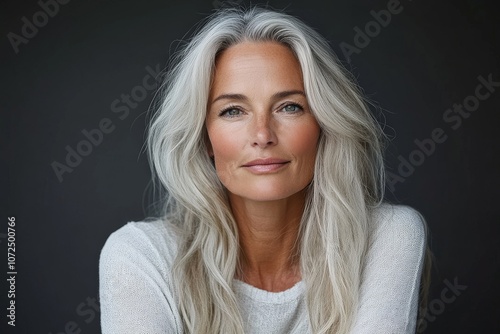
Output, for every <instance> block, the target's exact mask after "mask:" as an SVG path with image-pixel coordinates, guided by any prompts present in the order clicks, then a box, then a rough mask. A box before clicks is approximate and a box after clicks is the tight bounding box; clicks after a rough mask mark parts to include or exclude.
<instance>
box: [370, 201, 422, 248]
mask: <svg viewBox="0 0 500 334" xmlns="http://www.w3.org/2000/svg"><path fill="white" fill-rule="evenodd" d="M426 235H427V228H426V223H425V219H424V217H423V216H422V214H420V212H418V211H417V210H415V209H414V208H412V207H410V206H407V205H395V204H388V203H383V204H381V205H380V206H378V207H377V208H375V209H373V211H372V215H371V221H370V240H371V242H373V241H375V240H379V239H383V240H384V241H388V242H390V241H391V240H392V241H397V240H399V241H401V242H409V241H413V242H416V243H418V244H422V243H424V242H425V239H426Z"/></svg>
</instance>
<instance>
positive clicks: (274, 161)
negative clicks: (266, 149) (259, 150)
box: [241, 158, 290, 174]
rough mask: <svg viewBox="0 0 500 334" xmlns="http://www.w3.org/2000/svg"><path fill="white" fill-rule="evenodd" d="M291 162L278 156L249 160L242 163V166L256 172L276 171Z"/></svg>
mask: <svg viewBox="0 0 500 334" xmlns="http://www.w3.org/2000/svg"><path fill="white" fill-rule="evenodd" d="M289 163H290V160H284V159H278V158H267V159H256V160H252V161H249V162H247V163H245V164H244V165H242V166H241V167H243V168H245V169H248V170H249V171H251V172H254V173H256V174H262V173H269V172H276V171H278V170H280V169H282V168H284V167H285V166H287V165H288V164H289Z"/></svg>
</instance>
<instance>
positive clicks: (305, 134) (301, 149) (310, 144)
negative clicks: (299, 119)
mask: <svg viewBox="0 0 500 334" xmlns="http://www.w3.org/2000/svg"><path fill="white" fill-rule="evenodd" d="M319 132H320V130H319V126H318V125H317V123H316V122H310V123H307V124H303V125H301V126H297V127H295V129H294V131H289V132H288V136H289V143H290V146H289V147H290V149H291V150H293V152H294V153H295V154H297V156H298V157H304V158H306V161H307V162H310V163H311V164H312V165H314V158H315V157H316V151H317V145H318V139H319Z"/></svg>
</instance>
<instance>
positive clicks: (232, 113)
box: [219, 107, 242, 117]
mask: <svg viewBox="0 0 500 334" xmlns="http://www.w3.org/2000/svg"><path fill="white" fill-rule="evenodd" d="M241 114H242V111H241V110H240V109H238V108H236V107H228V108H226V109H224V110H222V111H221V112H220V113H219V116H222V117H238V116H240V115H241Z"/></svg>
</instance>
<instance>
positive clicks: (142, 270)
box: [99, 204, 425, 334]
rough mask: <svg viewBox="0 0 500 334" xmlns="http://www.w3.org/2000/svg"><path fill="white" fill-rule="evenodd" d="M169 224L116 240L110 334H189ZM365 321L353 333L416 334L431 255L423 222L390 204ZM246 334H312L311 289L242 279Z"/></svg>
mask: <svg viewBox="0 0 500 334" xmlns="http://www.w3.org/2000/svg"><path fill="white" fill-rule="evenodd" d="M167 226H168V225H166V224H165V223H163V222H161V221H155V222H130V223H128V224H126V225H125V226H123V227H121V228H120V229H118V230H117V231H116V232H114V233H112V234H111V235H110V237H109V238H108V240H107V241H106V244H105V245H104V247H103V249H102V252H101V257H100V263H99V285H100V287H99V288H100V302H101V326H102V333H104V334H129V333H130V334H142V333H144V334H160V333H161V334H164V333H168V334H170V333H182V332H183V330H182V327H181V324H182V321H181V318H180V315H179V312H178V310H177V302H176V300H175V298H174V296H173V285H172V278H171V268H172V263H173V260H174V257H175V255H176V254H175V253H176V247H177V243H176V242H177V241H176V237H175V235H174V233H173V232H172V231H171V230H169V229H168V228H167ZM370 228H371V230H370V246H369V250H368V254H367V259H366V265H365V267H364V271H363V276H362V284H361V290H360V300H359V306H358V315H357V318H356V319H355V322H354V326H353V329H352V331H351V333H355V334H392V333H394V334H401V333H415V327H416V316H417V310H418V291H419V285H420V275H421V271H422V264H423V261H424V253H425V230H424V224H423V220H422V217H421V215H420V214H419V213H418V212H417V211H415V210H414V209H412V208H410V207H407V206H400V205H389V204H384V205H382V206H381V207H380V208H379V209H377V210H376V212H375V213H374V215H373V219H372V221H371V227H370ZM233 287H234V290H235V293H236V296H237V298H238V300H239V305H240V308H241V314H242V315H243V321H244V325H245V332H246V333H258V334H264V333H265V334H267V333H286V334H288V333H300V334H302V333H311V330H310V327H309V324H308V318H307V309H306V307H305V303H304V292H305V285H304V283H303V282H299V283H297V284H296V285H295V286H293V287H292V288H290V289H288V290H285V291H282V292H268V291H264V290H260V289H258V288H256V287H253V286H250V285H248V284H246V283H244V282H241V281H238V280H234V281H233Z"/></svg>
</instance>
